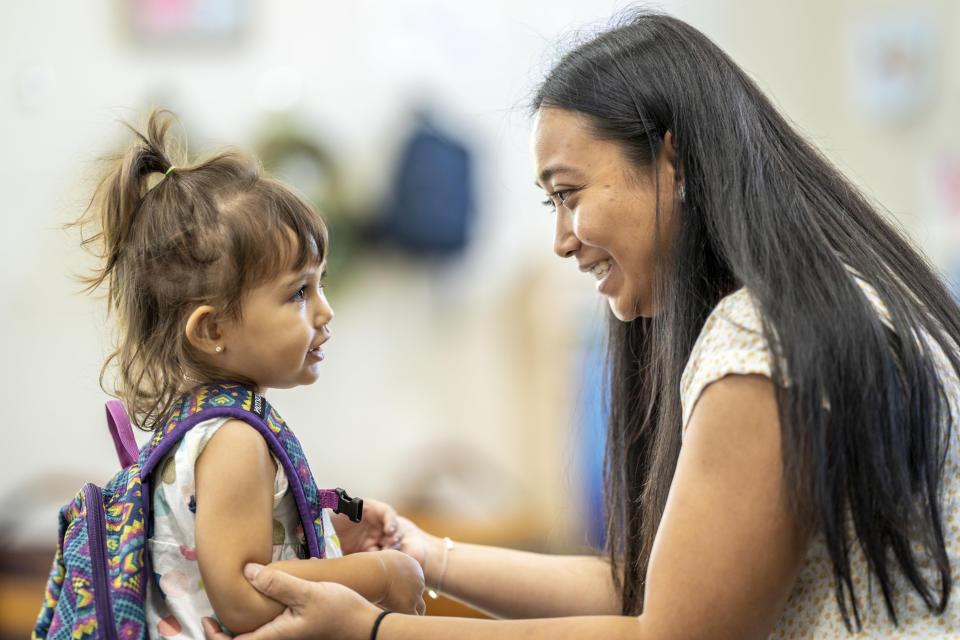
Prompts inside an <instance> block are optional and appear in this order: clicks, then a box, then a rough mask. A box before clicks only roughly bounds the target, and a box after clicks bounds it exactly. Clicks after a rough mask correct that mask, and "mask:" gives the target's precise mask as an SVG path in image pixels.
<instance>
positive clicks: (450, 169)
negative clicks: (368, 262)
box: [373, 113, 474, 255]
mask: <svg viewBox="0 0 960 640" xmlns="http://www.w3.org/2000/svg"><path fill="white" fill-rule="evenodd" d="M472 164H473V162H472V158H471V154H470V151H469V150H468V149H467V148H466V146H464V145H463V144H462V143H460V142H459V141H457V140H455V139H453V138H452V137H450V136H449V135H447V134H446V133H443V132H442V131H440V130H439V129H438V128H437V127H436V126H435V125H434V124H433V122H432V121H431V119H430V117H429V116H428V115H426V114H425V113H420V114H418V117H417V123H416V126H415V127H414V130H413V132H412V134H411V136H410V138H409V139H408V140H407V142H406V145H405V146H404V148H403V151H402V153H401V155H400V160H399V163H398V166H397V169H396V174H395V176H394V179H393V181H392V183H391V186H390V189H389V191H388V193H387V199H386V202H385V203H384V205H383V209H382V217H381V219H380V220H379V221H378V223H377V224H376V225H375V229H374V233H373V236H374V238H375V239H376V240H378V241H381V242H384V243H386V244H390V245H393V246H396V247H398V248H400V249H404V250H406V251H409V252H411V253H414V254H419V255H450V254H455V253H459V252H461V251H462V250H463V249H464V248H465V247H466V246H467V243H468V242H469V236H470V227H471V223H472V220H473V215H474V203H473V189H472V185H471V182H472V175H471V174H472Z"/></svg>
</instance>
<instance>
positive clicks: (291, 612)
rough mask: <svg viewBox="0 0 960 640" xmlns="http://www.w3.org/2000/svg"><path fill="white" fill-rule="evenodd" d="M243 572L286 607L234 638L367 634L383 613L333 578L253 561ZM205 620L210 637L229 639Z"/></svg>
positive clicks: (318, 638)
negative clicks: (315, 578)
mask: <svg viewBox="0 0 960 640" xmlns="http://www.w3.org/2000/svg"><path fill="white" fill-rule="evenodd" d="M243 573H244V575H245V576H246V577H247V579H248V580H249V581H250V584H252V585H253V586H254V588H256V589H257V591H259V592H260V593H262V594H263V595H265V596H268V597H270V598H273V599H274V600H276V601H278V602H280V603H282V604H285V605H286V606H287V608H286V610H284V612H283V613H281V614H280V615H279V616H277V617H276V618H274V619H273V620H271V621H270V622H268V623H267V624H265V625H263V626H262V627H260V628H259V629H256V630H254V631H251V632H250V633H245V634H243V635H240V636H236V639H235V640H298V639H301V638H302V639H304V640H306V639H307V638H310V639H311V640H323V639H324V638H337V639H344V640H348V639H350V638H366V637H367V636H368V635H369V633H370V629H371V628H373V621H374V620H375V619H376V617H377V615H379V613H380V609H379V608H377V607H376V606H374V605H372V604H370V603H369V602H367V601H366V600H364V599H363V598H362V597H361V596H359V595H358V594H357V593H355V592H354V591H351V590H350V589H348V588H347V587H344V586H343V585H339V584H336V583H333V582H309V581H307V580H301V579H300V578H295V577H294V576H291V575H289V574H287V573H284V572H282V571H277V570H276V569H271V568H270V567H263V566H261V565H254V564H248V565H247V566H246V568H245V569H244V572H243ZM422 602H423V600H422V599H421V604H422ZM202 622H203V631H204V634H205V635H206V637H207V640H230V636H228V635H227V634H226V633H224V632H223V631H221V630H220V627H219V625H217V623H216V622H214V621H213V620H212V619H211V618H204V619H203V621H202Z"/></svg>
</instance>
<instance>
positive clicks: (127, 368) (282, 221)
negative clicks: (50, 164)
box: [78, 112, 423, 638]
mask: <svg viewBox="0 0 960 640" xmlns="http://www.w3.org/2000/svg"><path fill="white" fill-rule="evenodd" d="M171 121H172V118H171V116H170V114H168V113H165V112H155V113H153V114H152V115H151V116H150V118H149V121H148V124H147V130H146V133H145V134H142V133H138V132H134V133H135V134H136V140H135V142H134V143H133V144H132V145H131V146H130V147H129V148H128V149H127V151H126V152H125V153H124V154H123V155H122V157H120V158H117V159H116V160H117V161H116V164H115V166H114V167H113V168H112V169H111V170H110V171H109V172H108V173H107V174H106V176H105V177H104V178H103V179H102V181H101V183H100V185H99V187H98V188H97V191H96V194H95V196H94V199H93V201H92V203H91V206H90V208H89V209H88V210H87V212H86V214H85V215H84V216H83V217H82V218H81V219H80V220H79V221H78V224H80V225H81V227H87V226H89V225H92V226H93V227H94V228H95V232H94V233H93V235H91V236H89V237H88V238H86V239H85V240H84V244H90V243H93V244H94V245H96V246H97V247H98V249H99V251H98V254H99V256H100V258H101V259H102V263H101V265H100V267H99V268H98V269H97V270H96V271H95V273H94V274H93V275H92V276H91V277H90V278H89V288H90V290H93V289H96V288H98V287H100V286H105V287H106V289H107V293H108V305H109V311H110V312H111V313H112V314H113V316H114V318H115V321H116V323H117V334H118V339H117V345H116V349H115V351H114V352H113V353H112V354H111V355H110V356H109V357H108V358H107V362H106V364H105V365H104V371H105V370H106V368H107V367H108V366H113V367H114V368H115V369H116V376H115V392H116V394H117V395H118V396H119V397H120V398H121V399H122V400H123V401H124V403H125V405H126V407H127V410H128V412H129V413H130V415H131V417H132V419H133V420H134V422H135V423H136V424H137V425H138V426H139V427H141V428H143V429H146V430H152V429H156V428H158V427H162V426H163V425H164V423H165V421H166V416H167V414H168V412H169V411H171V409H172V407H174V406H175V405H176V404H177V403H178V402H180V401H181V400H182V398H183V394H185V393H188V392H189V391H190V389H191V388H193V387H195V386H197V385H200V384H207V383H213V382H218V381H231V382H234V383H240V384H241V385H244V386H246V387H249V388H250V389H252V390H254V391H256V392H258V393H263V392H264V391H265V390H266V389H268V388H289V387H294V386H298V385H307V384H312V383H313V382H314V381H315V380H316V379H317V373H318V368H319V367H320V364H321V363H322V362H323V358H324V352H323V345H324V343H325V342H326V341H327V340H328V339H329V338H330V329H329V324H330V321H331V319H332V318H333V310H332V309H331V308H330V305H329V304H328V302H327V300H326V297H325V296H324V293H323V284H322V279H323V275H324V264H325V255H326V251H327V234H326V229H325V227H324V225H323V222H322V221H321V220H320V218H319V217H318V216H317V215H316V214H315V213H314V211H312V210H311V208H310V206H309V205H307V204H306V203H305V202H304V201H303V200H302V199H300V198H299V197H298V196H297V195H296V194H294V193H293V192H292V191H291V190H290V189H289V188H287V187H285V186H283V185H281V184H279V183H278V182H276V181H274V180H271V179H268V178H266V177H264V176H263V175H261V172H260V168H259V165H258V164H257V162H256V161H254V160H252V159H250V158H248V157H246V156H245V155H243V154H240V153H238V152H232V151H231V152H224V153H220V154H218V155H215V156H213V157H211V158H209V159H207V160H205V161H202V162H199V163H194V164H192V165H187V164H184V163H181V162H179V161H175V160H174V159H173V158H172V157H171V154H170V152H169V151H168V146H167V131H168V129H169V126H170V124H171ZM101 377H102V374H101ZM157 469H158V471H157V473H155V474H154V476H155V477H154V478H153V480H152V482H151V485H150V486H151V487H152V488H153V489H152V495H151V496H150V501H151V503H150V504H151V512H152V514H153V522H152V526H153V529H152V532H151V537H150V541H149V553H150V567H151V572H152V573H153V576H154V579H153V580H150V584H149V586H148V592H147V622H148V624H149V628H150V637H151V638H160V637H178V638H202V637H203V631H202V629H201V625H200V620H201V618H202V617H204V616H213V615H215V616H216V619H218V620H219V621H220V623H221V625H223V626H224V627H225V628H226V629H228V630H229V631H231V632H233V633H241V632H244V631H249V630H251V629H255V628H257V627H259V626H260V625H262V624H263V623H265V622H267V621H269V620H272V619H273V618H274V617H276V616H277V615H278V614H280V613H281V612H282V611H283V610H284V607H283V605H280V604H279V603H277V602H275V601H273V600H271V599H269V598H266V597H265V596H262V595H260V594H259V593H258V592H257V591H255V590H254V589H253V588H252V587H251V586H250V585H249V583H248V582H247V580H246V579H244V577H243V575H242V571H243V567H244V565H245V564H246V563H248V562H257V563H261V564H265V563H271V561H272V565H273V566H276V567H280V568H282V569H283V570H284V571H287V572H289V573H292V574H295V575H298V576H300V577H302V578H305V579H309V580H317V581H321V580H322V581H334V582H340V583H342V584H345V585H347V586H349V587H351V588H353V589H354V590H356V591H357V592H359V593H360V594H361V595H363V596H364V597H366V598H367V599H368V600H371V601H372V602H376V603H378V604H380V605H381V606H383V607H385V608H388V609H401V610H405V611H408V612H422V610H423V600H422V591H423V576H422V573H421V572H420V568H419V565H417V563H416V562H415V561H414V560H412V559H411V558H409V557H408V556H406V555H404V554H401V553H400V552H399V551H391V550H386V551H374V552H371V553H358V554H354V555H347V556H342V554H341V552H340V546H339V542H338V539H337V536H336V535H335V534H334V528H333V525H332V523H331V521H330V516H329V514H328V513H326V512H325V513H324V516H323V533H324V538H325V540H324V545H323V546H324V548H325V549H326V556H327V559H324V560H316V559H313V560H305V559H301V558H302V557H303V555H304V554H303V552H302V551H301V549H302V537H303V531H302V528H299V525H300V519H299V515H298V511H297V507H296V504H295V501H294V498H293V496H292V494H291V492H290V491H288V485H287V478H286V475H285V474H284V471H283V468H282V467H279V466H278V465H277V461H276V459H275V458H273V456H272V455H271V454H270V452H269V449H268V447H267V443H266V441H265V440H264V439H263V437H262V436H261V435H260V434H259V433H257V432H256V431H255V430H254V428H253V427H251V426H250V425H248V424H247V423H246V422H244V421H242V420H237V419H232V418H215V419H211V420H207V421H205V422H202V423H200V424H198V425H197V426H195V427H194V428H193V429H191V430H190V431H188V432H187V435H186V436H185V437H184V438H183V439H182V441H181V442H180V443H179V445H178V446H177V447H175V448H174V449H173V450H172V451H171V453H170V454H169V456H168V458H167V459H165V460H164V461H163V462H161V464H160V465H158V467H157ZM157 476H158V477H157ZM379 506H382V505H379ZM382 515H383V514H382V513H380V514H377V513H375V514H374V516H375V517H374V526H376V525H377V523H378V522H379V521H378V520H377V517H380V518H381V520H383V518H382ZM341 522H342V520H341V521H339V522H338V525H339V524H340V523H341ZM354 526H361V525H354ZM364 526H366V527H368V528H369V526H370V525H369V524H367V525H364ZM298 528H299V530H298ZM385 528H386V527H385ZM369 534H370V532H369V531H363V532H361V534H360V535H359V536H358V535H357V532H356V531H351V532H350V535H351V538H352V539H357V538H363V537H366V538H368V539H374V540H375V539H377V538H378V537H379V536H380V534H381V531H376V532H375V533H374V535H373V536H372V538H371V535H369Z"/></svg>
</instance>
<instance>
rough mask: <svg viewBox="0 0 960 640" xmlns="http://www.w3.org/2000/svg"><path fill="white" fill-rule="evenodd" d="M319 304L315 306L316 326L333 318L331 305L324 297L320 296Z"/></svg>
mask: <svg viewBox="0 0 960 640" xmlns="http://www.w3.org/2000/svg"><path fill="white" fill-rule="evenodd" d="M319 302H320V304H319V305H318V306H317V313H316V316H315V318H316V324H317V326H321V325H325V324H327V323H328V322H330V321H331V320H333V307H331V306H330V303H329V302H327V299H326V297H324V296H321V297H320V301H319Z"/></svg>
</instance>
